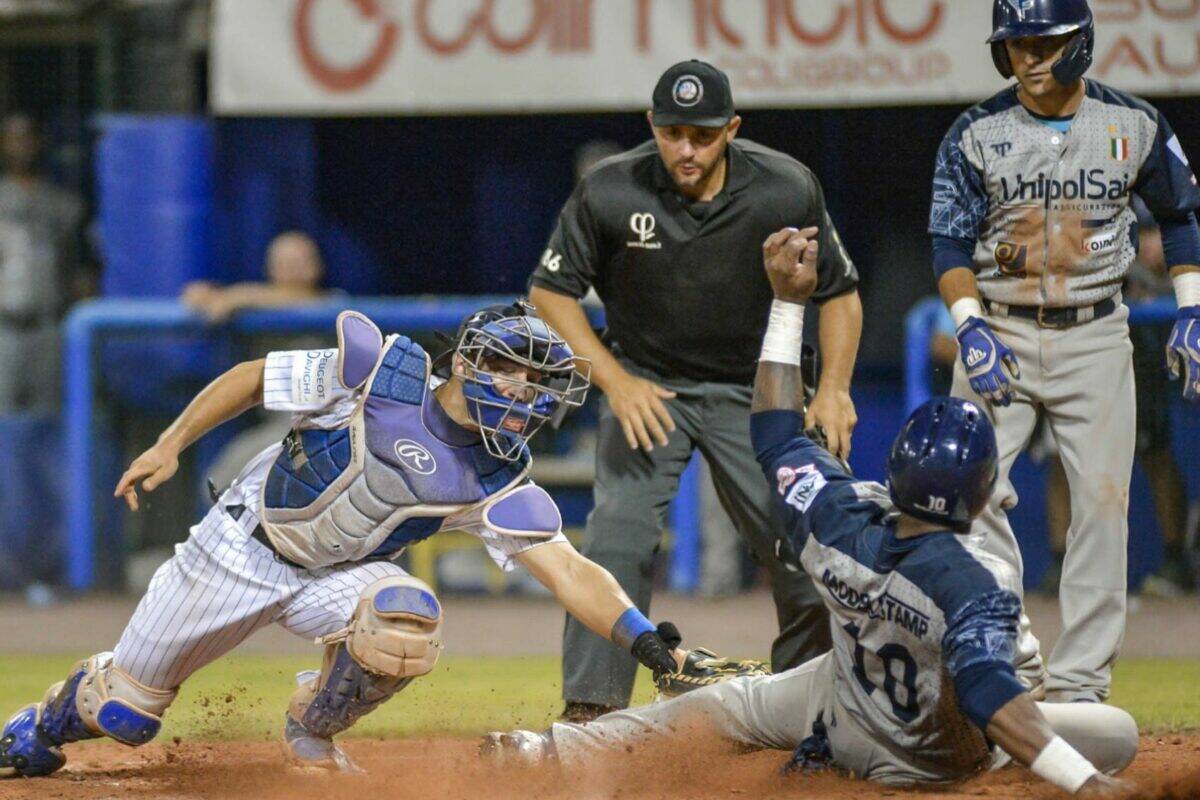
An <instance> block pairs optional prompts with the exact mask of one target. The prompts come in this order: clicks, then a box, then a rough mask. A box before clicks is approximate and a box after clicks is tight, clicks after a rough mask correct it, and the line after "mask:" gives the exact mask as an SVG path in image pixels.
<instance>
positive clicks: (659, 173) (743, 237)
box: [532, 139, 858, 384]
mask: <svg viewBox="0 0 1200 800" xmlns="http://www.w3.org/2000/svg"><path fill="white" fill-rule="evenodd" d="M726 152H727V158H728V164H727V172H726V175H725V187H724V188H723V189H722V190H721V192H720V193H719V194H718V195H717V196H716V197H714V198H713V199H712V200H711V201H708V202H704V203H701V202H692V201H690V200H688V199H687V198H685V197H683V196H682V195H680V194H679V191H678V189H677V188H676V186H675V181H674V180H673V179H672V178H671V175H670V174H669V173H668V172H667V169H666V167H665V166H663V163H662V159H661V158H660V157H659V154H658V148H657V146H656V145H655V143H654V141H653V140H651V141H649V142H646V143H644V144H642V145H639V146H638V147H635V148H634V149H632V150H630V151H628V152H625V153H622V154H621V155H618V156H614V157H612V158H609V159H606V160H605V161H602V162H600V164H599V165H598V166H597V167H596V168H595V169H593V170H592V171H591V172H590V173H588V175H587V176H586V177H584V179H583V180H582V181H580V183H579V185H578V186H577V187H576V188H575V191H574V193H573V194H572V195H571V199H570V200H568V201H567V204H566V205H565V206H564V207H563V210H562V213H561V214H560V215H559V219H558V225H557V227H556V228H555V230H554V234H553V235H552V236H551V237H550V243H549V245H548V247H547V249H546V252H545V253H544V254H543V255H542V260H541V262H540V263H539V264H538V267H537V269H536V270H534V273H533V277H532V284H533V285H534V286H540V287H543V288H545V289H549V290H550V291H553V292H558V293H559V294H566V295H570V296H572V297H582V296H583V295H584V294H586V293H587V290H588V287H589V286H595V287H596V293H597V294H599V295H600V298H601V299H602V300H603V301H604V306H605V311H606V314H607V319H608V330H607V333H606V334H605V341H606V343H607V344H608V345H609V346H610V347H612V348H613V350H614V352H615V353H617V354H618V355H620V356H624V357H625V358H628V359H630V360H632V361H633V362H634V363H635V364H637V365H639V366H641V367H645V368H648V369H650V370H653V371H654V372H656V373H658V374H659V375H662V376H663V377H680V378H690V379H692V380H698V381H719V382H723V383H741V384H749V383H751V382H752V381H753V380H754V372H755V368H756V366H757V362H758V353H759V350H760V349H761V346H762V337H763V332H764V331H765V330H766V326H767V312H768V310H769V308H770V305H771V297H772V294H771V286H770V284H769V283H768V282H767V278H766V274H765V273H764V271H763V263H762V244H763V241H764V240H765V239H766V238H767V237H768V236H769V235H771V234H772V233H774V232H775V231H777V230H779V229H780V228H784V227H788V226H791V227H795V228H804V227H806V226H809V225H815V226H817V227H819V228H820V245H821V250H820V262H819V264H818V282H817V290H816V292H815V293H814V294H813V298H814V299H816V300H817V301H818V302H822V301H824V300H828V299H829V298H831V297H836V296H837V295H840V294H844V293H845V292H848V291H850V290H851V289H853V288H854V287H855V286H856V285H857V283H858V273H857V272H856V271H855V269H854V264H853V263H851V261H850V258H849V256H848V255H847V254H846V251H845V248H843V247H842V243H841V240H840V239H839V237H838V235H837V231H836V230H835V229H834V226H833V222H832V221H831V220H830V219H829V214H828V213H827V212H826V210H825V197H824V195H823V194H822V192H821V185H820V184H819V183H818V182H817V179H816V177H814V176H813V174H812V172H810V171H809V170H808V168H807V167H805V166H804V165H803V164H801V163H800V162H799V161H797V160H796V159H794V158H792V157H790V156H787V155H784V154H783V153H780V152H777V151H775V150H771V149H770V148H767V147H763V146H762V145H760V144H755V143H754V142H749V141H746V140H744V139H738V140H735V141H734V142H732V143H731V144H730V145H729V149H728V150H727V151H726Z"/></svg>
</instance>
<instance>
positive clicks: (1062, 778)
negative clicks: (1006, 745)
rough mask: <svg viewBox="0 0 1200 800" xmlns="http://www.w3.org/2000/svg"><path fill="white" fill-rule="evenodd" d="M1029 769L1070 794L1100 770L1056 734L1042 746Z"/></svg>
mask: <svg viewBox="0 0 1200 800" xmlns="http://www.w3.org/2000/svg"><path fill="white" fill-rule="evenodd" d="M1029 771H1030V772H1032V773H1033V774H1034V775H1037V776H1038V777H1039V778H1041V779H1043V780H1046V781H1049V782H1050V783H1053V784H1054V785H1055V786H1057V787H1058V788H1060V789H1063V790H1064V791H1066V792H1069V793H1070V794H1075V793H1076V792H1077V791H1079V787H1080V786H1083V785H1084V784H1085V783H1087V782H1088V780H1090V779H1091V777H1092V776H1093V775H1095V774H1097V773H1098V772H1099V770H1097V769H1096V768H1095V767H1093V766H1092V762H1090V761H1088V760H1087V759H1086V758H1084V757H1083V756H1081V755H1080V754H1079V751H1078V750H1076V749H1075V748H1074V747H1071V745H1069V744H1067V743H1066V741H1065V740H1064V739H1063V738H1062V737H1061V736H1055V737H1054V738H1053V739H1051V740H1050V742H1049V743H1048V744H1047V745H1046V746H1045V747H1043V748H1042V752H1040V753H1038V754H1037V758H1035V759H1034V760H1033V763H1032V764H1030V765H1029Z"/></svg>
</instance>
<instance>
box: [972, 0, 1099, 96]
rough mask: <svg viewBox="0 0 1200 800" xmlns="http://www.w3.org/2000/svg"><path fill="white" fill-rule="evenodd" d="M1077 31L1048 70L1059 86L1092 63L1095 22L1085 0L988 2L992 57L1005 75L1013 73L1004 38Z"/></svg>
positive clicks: (1008, 75) (1002, 0) (1072, 79)
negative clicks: (990, 21)
mask: <svg viewBox="0 0 1200 800" xmlns="http://www.w3.org/2000/svg"><path fill="white" fill-rule="evenodd" d="M1072 31H1078V33H1077V34H1076V35H1075V38H1073V39H1072V40H1071V43H1070V44H1069V45H1067V49H1066V50H1065V51H1064V52H1063V55H1062V58H1060V59H1059V60H1058V61H1056V62H1055V63H1054V66H1053V67H1051V68H1050V71H1051V72H1052V73H1053V74H1054V79H1055V80H1057V81H1058V82H1059V83H1061V84H1062V85H1063V86H1070V85H1071V84H1073V83H1074V82H1075V81H1077V80H1079V78H1081V77H1083V73H1085V72H1087V69H1088V67H1090V66H1091V65H1092V50H1093V49H1094V47H1095V44H1096V25H1095V21H1094V20H1093V18H1092V10H1091V9H1090V8H1088V4H1087V0H994V3H993V5H992V35H991V36H989V37H988V44H990V45H991V46H992V61H994V62H995V64H996V69H998V70H1000V74H1001V75H1003V76H1004V77H1006V78H1011V77H1012V76H1013V68H1012V62H1011V61H1010V60H1009V58H1008V49H1007V48H1006V47H1005V46H1004V42H1005V40H1007V39H1020V38H1023V37H1026V36H1059V35H1061V34H1064V33H1071V32H1072Z"/></svg>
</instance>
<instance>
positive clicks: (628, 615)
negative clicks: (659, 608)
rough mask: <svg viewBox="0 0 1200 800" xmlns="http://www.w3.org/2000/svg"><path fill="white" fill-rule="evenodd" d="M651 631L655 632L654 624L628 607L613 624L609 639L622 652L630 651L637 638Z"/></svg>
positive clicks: (632, 607)
mask: <svg viewBox="0 0 1200 800" xmlns="http://www.w3.org/2000/svg"><path fill="white" fill-rule="evenodd" d="M653 630H655V627H654V623H652V622H651V621H650V620H648V619H646V616H645V615H644V614H643V613H642V612H641V611H638V610H637V607H636V606H630V607H629V608H627V609H625V613H624V614H622V615H621V616H619V617H617V621H616V622H614V623H613V626H612V633H610V634H609V638H610V639H612V641H613V644H615V645H617V647H620V648H621V649H622V650H632V649H633V643H634V642H636V641H637V638H638V637H639V636H641V635H642V634H643V633H646V632H647V631H653Z"/></svg>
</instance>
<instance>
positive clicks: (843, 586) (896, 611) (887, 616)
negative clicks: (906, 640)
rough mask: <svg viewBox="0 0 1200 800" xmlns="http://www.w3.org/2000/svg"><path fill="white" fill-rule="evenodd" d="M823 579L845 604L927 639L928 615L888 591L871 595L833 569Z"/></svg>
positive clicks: (830, 591)
mask: <svg viewBox="0 0 1200 800" xmlns="http://www.w3.org/2000/svg"><path fill="white" fill-rule="evenodd" d="M821 583H823V584H824V585H825V589H826V591H828V592H829V595H830V597H832V598H833V600H834V601H835V602H836V603H837V604H838V605H840V606H842V607H843V608H848V609H850V610H851V611H860V612H863V613H865V614H866V615H867V616H868V617H870V618H871V619H878V620H883V621H885V622H891V623H893V624H895V625H898V626H900V627H901V628H903V629H904V630H906V631H908V632H909V633H911V634H912V635H913V636H916V637H917V638H918V639H923V638H924V637H925V634H926V633H928V632H929V616H928V615H926V614H924V613H922V612H920V611H918V610H917V609H915V608H913V607H912V606H910V605H908V604H907V603H905V602H903V601H901V600H898V599H896V598H895V597H892V596H891V595H890V594H888V593H887V592H884V593H883V594H881V595H879V596H878V597H871V596H870V595H869V594H867V593H865V592H860V591H858V590H857V589H855V588H853V587H851V586H850V585H848V584H847V583H846V582H845V581H844V580H842V579H841V578H839V577H838V576H837V575H835V574H834V572H833V570H831V569H826V570H825V572H824V573H823V574H822V575H821Z"/></svg>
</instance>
